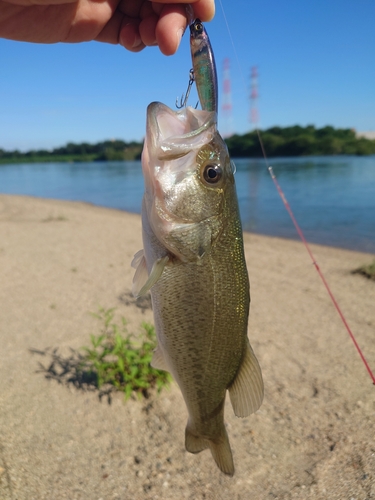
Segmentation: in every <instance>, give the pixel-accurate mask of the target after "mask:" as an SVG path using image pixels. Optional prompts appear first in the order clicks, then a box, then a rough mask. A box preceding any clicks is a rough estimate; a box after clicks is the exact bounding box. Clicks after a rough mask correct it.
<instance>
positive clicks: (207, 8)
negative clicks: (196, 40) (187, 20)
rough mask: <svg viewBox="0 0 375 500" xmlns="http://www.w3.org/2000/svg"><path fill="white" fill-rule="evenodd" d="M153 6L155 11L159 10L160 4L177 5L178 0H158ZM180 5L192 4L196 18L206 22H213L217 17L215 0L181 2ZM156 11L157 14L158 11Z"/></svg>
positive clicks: (182, 0)
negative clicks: (215, 16)
mask: <svg viewBox="0 0 375 500" xmlns="http://www.w3.org/2000/svg"><path fill="white" fill-rule="evenodd" d="M153 4H154V10H155V9H158V7H157V5H158V4H176V0H158V1H157V2H153ZM179 4H191V6H192V7H193V10H194V15H195V17H199V19H200V20H201V21H204V22H208V21H211V20H212V19H213V17H214V15H215V2H214V0H179ZM155 11H156V12H157V10H155ZM159 13H160V11H159Z"/></svg>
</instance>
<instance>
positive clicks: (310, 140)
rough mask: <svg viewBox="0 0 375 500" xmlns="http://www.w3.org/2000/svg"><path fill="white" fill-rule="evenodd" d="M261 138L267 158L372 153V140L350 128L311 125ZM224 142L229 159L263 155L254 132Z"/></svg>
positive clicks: (266, 133) (271, 132)
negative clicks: (358, 134) (229, 155)
mask: <svg viewBox="0 0 375 500" xmlns="http://www.w3.org/2000/svg"><path fill="white" fill-rule="evenodd" d="M260 136H261V139H262V142H263V145H264V149H265V151H266V153H267V156H270V157H271V156H309V155H372V154H375V140H370V139H365V138H363V137H360V138H359V137H356V134H355V131H354V130H353V129H349V128H347V129H335V128H334V127H331V126H326V127H322V128H315V127H314V125H308V126H306V127H301V126H299V125H295V126H292V127H283V128H282V127H271V128H268V129H266V130H263V131H260ZM226 143H227V146H228V149H229V152H230V154H231V156H232V157H245V158H246V157H261V156H263V154H262V149H261V146H260V143H259V138H258V134H257V132H256V131H255V130H254V131H251V132H248V133H246V134H244V135H238V134H235V135H232V136H231V137H229V138H228V139H226Z"/></svg>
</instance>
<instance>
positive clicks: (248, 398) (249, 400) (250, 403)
mask: <svg viewBox="0 0 375 500" xmlns="http://www.w3.org/2000/svg"><path fill="white" fill-rule="evenodd" d="M228 391H229V396H230V401H231V403H232V407H233V411H234V413H235V415H236V416H237V417H247V416H248V415H250V414H251V413H254V412H256V411H257V410H258V408H259V407H260V405H261V404H262V401H263V393H264V388H263V379H262V372H261V370H260V366H259V363H258V360H257V358H256V357H255V354H254V352H253V350H252V348H251V346H250V343H249V341H247V346H246V352H245V356H244V358H243V360H242V364H241V366H240V368H239V370H238V373H237V375H236V378H235V379H234V381H233V382H232V384H231V385H230V386H229V387H228Z"/></svg>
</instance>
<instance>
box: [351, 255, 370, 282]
mask: <svg viewBox="0 0 375 500" xmlns="http://www.w3.org/2000/svg"><path fill="white" fill-rule="evenodd" d="M353 274H362V276H365V277H366V278H368V279H371V280H375V259H374V260H373V261H372V262H371V264H364V265H363V266H360V267H358V268H357V269H354V271H353Z"/></svg>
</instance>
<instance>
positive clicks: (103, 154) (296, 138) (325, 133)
mask: <svg viewBox="0 0 375 500" xmlns="http://www.w3.org/2000/svg"><path fill="white" fill-rule="evenodd" d="M260 136H261V139H262V142H263V145H264V149H265V151H266V154H267V156H269V157H272V156H308V155H345V154H346V155H371V154H375V140H370V139H365V138H363V137H360V138H359V137H356V134H355V131H354V130H353V129H335V128H334V127H331V126H326V127H323V128H315V126H314V125H308V126H306V127H301V126H299V125H294V126H292V127H271V128H268V129H266V130H262V131H260ZM226 143H227V146H228V149H229V153H230V155H231V156H232V157H234V158H236V157H237V158H238V157H244V158H246V157H261V156H262V150H261V146H260V142H259V138H258V134H257V132H256V131H255V130H254V131H251V132H247V133H246V134H243V135H239V134H234V135H232V136H231V137H229V138H227V139H226ZM142 146H143V143H142V142H136V141H132V142H125V141H123V140H120V139H116V140H107V141H102V142H98V143H96V144H89V143H87V142H82V143H78V144H76V143H73V142H68V144H66V145H65V146H62V147H59V148H55V149H53V150H50V151H48V150H45V149H39V150H31V151H28V152H26V153H22V152H20V151H18V150H14V151H5V150H4V149H0V163H16V162H43V161H45V162H47V161H117V160H137V159H140V157H141V152H142Z"/></svg>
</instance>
